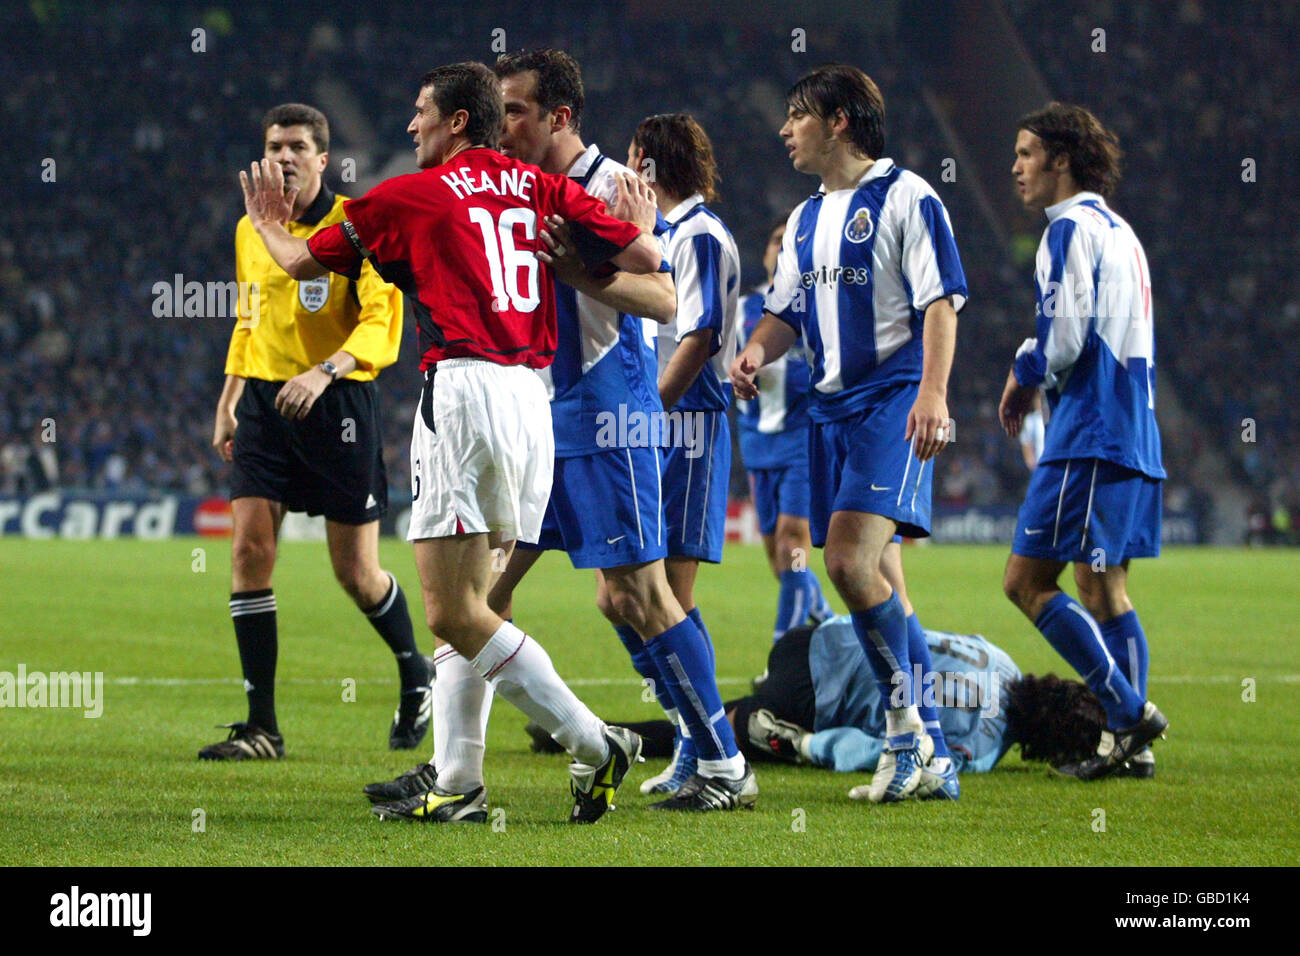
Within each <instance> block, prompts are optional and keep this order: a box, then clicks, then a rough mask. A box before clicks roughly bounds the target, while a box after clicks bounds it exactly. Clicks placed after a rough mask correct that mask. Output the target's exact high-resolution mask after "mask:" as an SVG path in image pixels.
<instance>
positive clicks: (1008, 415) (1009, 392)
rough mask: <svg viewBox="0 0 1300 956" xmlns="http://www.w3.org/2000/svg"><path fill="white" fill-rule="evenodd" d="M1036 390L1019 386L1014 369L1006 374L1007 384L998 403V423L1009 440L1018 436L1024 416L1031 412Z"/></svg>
mask: <svg viewBox="0 0 1300 956" xmlns="http://www.w3.org/2000/svg"><path fill="white" fill-rule="evenodd" d="M1037 394H1038V389H1036V388H1031V387H1029V386H1025V385H1021V384H1020V383H1019V382H1017V381H1016V372H1015V369H1012V370H1011V371H1010V372H1008V373H1007V384H1006V386H1005V387H1003V389H1002V401H1001V402H999V403H998V421H999V422H1001V423H1002V430H1003V431H1004V432H1006V433H1007V435H1009V436H1010V437H1011V438H1015V437H1016V436H1017V435H1019V434H1020V426H1021V425H1023V424H1024V423H1025V416H1026V415H1028V414H1029V412H1030V411H1032V410H1033V407H1034V397H1035V396H1036V395H1037Z"/></svg>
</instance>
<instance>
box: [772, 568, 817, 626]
mask: <svg viewBox="0 0 1300 956" xmlns="http://www.w3.org/2000/svg"><path fill="white" fill-rule="evenodd" d="M808 573H809V572H807V571H795V570H793V569H791V570H788V571H782V572H781V593H780V596H779V597H778V598H777V599H776V624H775V625H774V626H773V628H772V640H773V641H777V640H780V638H781V635H782V634H784V633H785V632H786V631H788V630H790V628H792V627H798V626H799V625H800V624H802V623H803V622H804V618H806V617H807V616H808V612H809V611H811V610H812V607H811V605H809V603H808V598H809V594H808V584H807V577H808Z"/></svg>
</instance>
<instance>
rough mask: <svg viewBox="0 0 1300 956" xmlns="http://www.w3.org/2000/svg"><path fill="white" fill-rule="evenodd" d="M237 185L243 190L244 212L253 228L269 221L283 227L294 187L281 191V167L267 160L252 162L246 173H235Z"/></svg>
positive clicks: (296, 195) (293, 198) (291, 210)
mask: <svg viewBox="0 0 1300 956" xmlns="http://www.w3.org/2000/svg"><path fill="white" fill-rule="evenodd" d="M239 185H240V186H242V187H243V189H244V211H245V212H246V213H248V218H249V221H250V222H252V224H253V228H254V229H256V228H259V227H260V226H261V225H262V224H263V223H272V222H273V223H279V224H280V225H282V226H283V225H284V224H285V223H286V222H288V221H289V219H290V217H291V216H292V215H293V203H294V200H295V199H297V198H298V187H297V186H294V187H293V188H292V189H290V190H289V191H288V192H287V193H286V192H285V191H284V170H283V169H281V168H280V164H279V163H273V162H271V161H270V160H269V159H262V160H260V161H258V162H256V163H253V164H252V165H251V166H249V167H248V172H247V173H245V172H241V173H240V174H239Z"/></svg>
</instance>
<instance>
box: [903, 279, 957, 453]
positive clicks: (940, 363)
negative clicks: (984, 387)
mask: <svg viewBox="0 0 1300 956" xmlns="http://www.w3.org/2000/svg"><path fill="white" fill-rule="evenodd" d="M922 348H923V351H924V356H925V357H924V359H923V362H922V366H921V387H920V389H919V390H918V392H917V396H916V402H915V403H914V404H913V405H912V410H911V411H909V412H908V413H907V435H906V436H904V437H905V438H906V440H907V441H911V440H912V438H913V437H915V438H916V457H917V459H918V460H920V461H929V460H930V459H931V458H933V457H934V456H935V455H937V454H939V452H941V451H943V449H944V446H945V445H946V444H947V443H948V375H949V373H950V372H951V371H952V357H953V352H954V351H956V348H957V310H956V309H954V308H953V305H952V298H951V297H950V296H944V297H943V298H939V299H935V300H934V301H933V302H931V303H930V304H929V305H928V306H927V307H926V310H925V331H924V333H923V338H922Z"/></svg>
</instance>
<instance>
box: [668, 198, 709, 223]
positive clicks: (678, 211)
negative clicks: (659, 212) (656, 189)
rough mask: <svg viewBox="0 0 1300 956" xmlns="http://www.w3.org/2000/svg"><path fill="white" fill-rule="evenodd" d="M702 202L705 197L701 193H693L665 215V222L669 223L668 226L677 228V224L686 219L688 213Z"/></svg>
mask: <svg viewBox="0 0 1300 956" xmlns="http://www.w3.org/2000/svg"><path fill="white" fill-rule="evenodd" d="M702 202H704V196H703V195H701V194H700V193H693V194H692V195H690V196H688V197H686V198H685V199H683V200H682V201H681V202H679V203H678V204H677V205H676V206H673V208H672V209H670V210H668V211H667V212H666V213H664V220H665V221H666V222H667V223H668V225H670V226H675V225H676V224H677V223H679V222H681V221H682V220H683V219H684V218H685V217H686V214H687V213H688V212H690V211H691V210H692V209H694V208H695V207H696V206H698V205H699V204H700V203H702Z"/></svg>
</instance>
